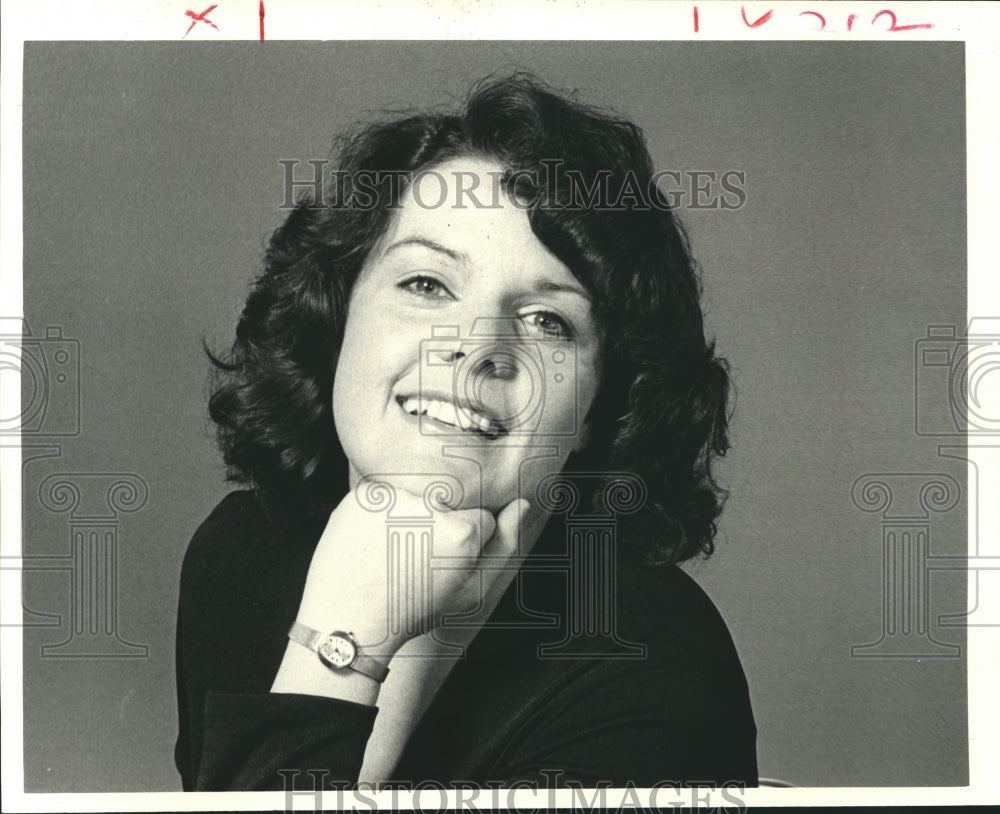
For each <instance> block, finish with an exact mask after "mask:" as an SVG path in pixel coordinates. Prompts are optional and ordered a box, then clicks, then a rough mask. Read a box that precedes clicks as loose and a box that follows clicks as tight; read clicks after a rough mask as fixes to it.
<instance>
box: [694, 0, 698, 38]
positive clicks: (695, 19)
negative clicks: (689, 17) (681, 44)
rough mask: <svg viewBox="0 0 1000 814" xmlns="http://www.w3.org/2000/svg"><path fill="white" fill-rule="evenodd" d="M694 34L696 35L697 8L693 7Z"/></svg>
mask: <svg viewBox="0 0 1000 814" xmlns="http://www.w3.org/2000/svg"><path fill="white" fill-rule="evenodd" d="M694 33H695V34H697V33H698V7H697V6H695V7H694Z"/></svg>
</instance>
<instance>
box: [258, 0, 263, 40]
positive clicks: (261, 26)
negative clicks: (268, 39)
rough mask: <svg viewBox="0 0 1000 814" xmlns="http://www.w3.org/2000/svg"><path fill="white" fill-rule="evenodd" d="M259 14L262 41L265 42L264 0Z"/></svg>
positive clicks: (261, 2)
mask: <svg viewBox="0 0 1000 814" xmlns="http://www.w3.org/2000/svg"><path fill="white" fill-rule="evenodd" d="M257 13H258V14H259V15H260V41H261V42H263V41H264V0H260V6H259V7H258V11H257Z"/></svg>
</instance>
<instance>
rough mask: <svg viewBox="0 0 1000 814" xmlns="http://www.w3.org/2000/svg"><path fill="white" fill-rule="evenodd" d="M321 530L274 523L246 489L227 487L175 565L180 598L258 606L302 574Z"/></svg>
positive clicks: (210, 604) (208, 604) (215, 605)
mask: <svg viewBox="0 0 1000 814" xmlns="http://www.w3.org/2000/svg"><path fill="white" fill-rule="evenodd" d="M321 530H322V529H321V528H316V527H315V524H314V523H305V522H304V523H302V524H300V525H293V524H290V523H278V522H275V521H274V520H273V519H272V518H271V516H270V515H269V513H268V512H267V510H266V509H265V507H264V505H263V503H262V502H261V500H260V499H259V498H258V497H257V495H256V494H254V493H253V492H250V491H237V492H231V493H230V494H228V495H226V497H224V498H223V499H222V500H221V501H220V502H219V504H218V505H217V506H216V507H215V509H213V510H212V512H211V514H209V516H208V517H207V518H206V519H205V520H204V521H203V522H202V523H201V525H200V526H199V527H198V529H197V530H196V531H195V533H194V536H193V537H192V538H191V542H190V543H189V545H188V548H187V551H186V553H185V555H184V564H183V566H182V569H181V601H182V605H183V604H184V603H185V601H187V602H191V601H194V602H197V603H198V604H200V605H202V606H204V607H213V608H218V606H220V605H223V604H226V605H228V606H229V607H232V608H240V607H244V608H245V607H246V605H247V604H248V603H251V604H254V605H259V604H260V602H261V597H265V596H274V595H275V594H276V593H278V592H279V589H280V588H283V587H288V586H290V585H294V584H295V583H296V582H297V581H300V580H302V579H304V573H305V570H306V569H307V567H308V563H309V560H310V558H311V556H312V551H313V549H314V548H315V545H316V542H317V540H318V539H319V533H320V531H321Z"/></svg>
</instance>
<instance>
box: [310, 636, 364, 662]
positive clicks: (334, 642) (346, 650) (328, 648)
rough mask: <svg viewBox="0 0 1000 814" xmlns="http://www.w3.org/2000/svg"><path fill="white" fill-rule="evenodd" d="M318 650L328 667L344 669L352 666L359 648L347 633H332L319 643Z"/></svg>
mask: <svg viewBox="0 0 1000 814" xmlns="http://www.w3.org/2000/svg"><path fill="white" fill-rule="evenodd" d="M316 652H318V653H319V657H320V659H321V660H322V662H323V663H324V664H325V665H326V666H327V667H333V668H334V669H335V670H342V669H344V668H345V667H350V666H351V664H352V663H353V661H354V658H355V657H356V656H357V654H358V648H357V647H356V646H355V645H354V642H353V641H351V639H350V637H349V636H347V634H345V633H331V634H329V635H328V636H325V637H324V638H323V640H322V641H321V642H320V643H319V647H318V648H316Z"/></svg>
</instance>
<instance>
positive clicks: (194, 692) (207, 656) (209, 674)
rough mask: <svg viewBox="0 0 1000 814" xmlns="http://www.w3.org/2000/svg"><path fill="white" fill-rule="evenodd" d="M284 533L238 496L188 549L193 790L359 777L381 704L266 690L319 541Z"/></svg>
mask: <svg viewBox="0 0 1000 814" xmlns="http://www.w3.org/2000/svg"><path fill="white" fill-rule="evenodd" d="M303 536H308V535H306V534H305V532H304V534H303ZM287 538H288V535H287V534H284V533H282V532H279V531H278V530H277V529H276V528H275V527H274V526H273V525H272V524H270V523H268V522H267V519H266V517H265V516H263V514H262V513H261V511H260V509H259V507H258V506H257V504H256V502H255V501H254V499H253V498H252V497H250V496H248V495H247V494H246V493H235V494H234V495H230V496H229V497H227V498H226V499H225V500H223V502H222V503H221V504H220V505H219V506H218V507H217V508H216V510H215V511H214V512H213V513H212V515H211V516H210V517H209V518H208V520H206V521H205V523H203V524H202V526H201V527H200V528H199V529H198V531H197V532H196V533H195V535H194V538H193V539H192V541H191V544H190V546H189V547H188V550H187V553H186V555H185V558H184V565H183V568H182V571H181V586H180V601H179V607H178V616H177V639H176V645H177V651H176V668H177V696H178V713H179V731H178V738H177V744H176V748H175V762H176V764H177V768H178V771H179V772H180V774H181V778H182V782H183V786H184V789H185V790H188V791H190V790H198V791H236V790H244V791H250V790H267V789H278V790H280V789H282V788H284V786H283V784H284V783H285V782H286V780H285V777H284V776H283V775H282V774H281V773H280V770H291V771H294V770H299V771H300V772H305V771H309V770H313V769H323V770H326V771H327V772H328V774H329V777H328V778H327V779H328V780H329V781H341V782H343V781H346V782H348V783H353V782H355V781H356V780H357V775H358V772H359V771H360V768H361V762H362V759H363V757H364V752H365V746H366V744H367V742H368V737H369V736H370V734H371V731H372V727H373V725H374V722H375V716H376V713H377V709H376V708H375V707H369V706H365V705H361V704H356V703H353V702H351V701H343V700H339V699H331V698H321V697H316V696H309V695H294V694H281V693H274V694H272V693H270V692H269V690H270V687H271V684H272V683H273V681H274V677H275V675H276V673H277V669H278V666H279V665H280V663H281V659H282V657H283V654H284V651H285V646H286V643H287V631H288V628H289V626H290V624H291V622H292V621H293V619H294V615H295V613H296V611H297V608H298V602H299V599H300V596H301V590H302V585H303V584H304V581H305V574H306V571H307V570H308V565H309V560H310V558H311V550H312V545H314V543H315V541H314V540H313V541H312V545H310V544H308V541H307V542H306V543H304V544H303V543H302V541H299V540H296V539H294V535H293V539H287ZM299 782H302V781H299ZM306 782H312V781H311V780H309V781H306Z"/></svg>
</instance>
